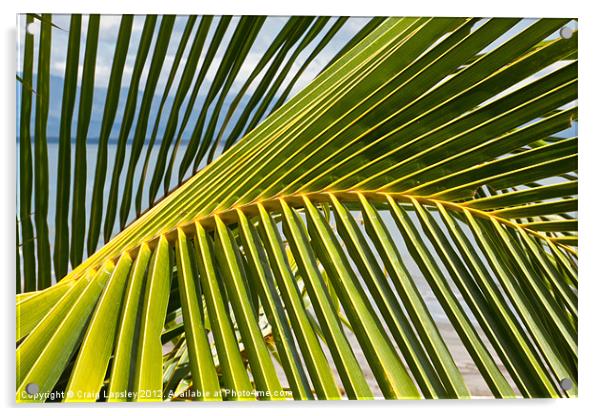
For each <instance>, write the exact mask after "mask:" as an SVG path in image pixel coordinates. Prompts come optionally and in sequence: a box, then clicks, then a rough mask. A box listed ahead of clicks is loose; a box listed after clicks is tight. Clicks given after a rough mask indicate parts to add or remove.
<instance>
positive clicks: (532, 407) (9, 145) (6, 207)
mask: <svg viewBox="0 0 602 416" xmlns="http://www.w3.org/2000/svg"><path fill="white" fill-rule="evenodd" d="M595 3H597V2H595V1H593V0H592V1H579V0H577V1H576V0H564V1H555V0H554V1H551V0H547V1H539V0H538V1H535V0H530V1H527V0H499V1H496V2H489V1H483V0H479V1H469V0H451V1H450V0H448V1H440V2H436V1H430V0H420V1H407V0H397V1H392V0H389V1H384V0H370V1H366V2H358V3H355V4H350V1H349V0H347V1H345V0H301V1H291V2H284V1H282V0H280V1H277V0H272V1H267V0H246V1H243V0H238V1H237V0H218V1H213V2H208V1H203V0H195V1H188V2H184V1H181V2H176V1H165V0H162V1H159V0H143V1H127V0H103V1H95V2H83V1H81V0H54V1H50V0H21V1H19V2H17V1H16V0H3V1H2V2H1V7H2V13H0V19H1V22H2V35H3V36H2V42H1V43H0V45H1V48H2V53H1V54H0V57H2V65H1V69H0V70H1V72H2V77H1V78H0V79H1V82H2V90H1V91H2V92H3V94H2V98H1V99H0V106H1V107H0V115H1V117H2V128H3V131H4V134H3V135H2V136H3V137H1V138H0V146H1V148H0V167H1V169H2V171H1V174H0V175H1V176H0V177H1V178H2V184H3V187H2V190H3V191H4V192H3V193H4V194H5V198H4V201H3V203H2V204H0V207H1V210H2V215H1V216H0V220H1V228H0V229H2V230H4V232H3V233H2V236H3V238H2V250H0V253H1V256H2V257H1V261H0V265H2V266H0V267H1V269H0V270H1V271H2V273H0V276H1V279H2V280H3V281H4V282H5V283H4V287H3V288H2V289H3V300H4V302H3V305H2V309H1V311H2V312H1V314H2V317H3V319H2V322H3V324H4V325H3V329H4V330H3V341H2V350H3V353H2V363H1V365H0V368H2V372H3V375H2V376H1V377H0V401H1V403H2V405H3V407H6V408H7V413H8V414H13V413H19V414H32V413H33V414H38V413H40V412H43V414H60V415H78V416H79V415H81V413H82V412H85V413H86V414H93V415H95V414H100V413H104V412H107V411H108V412H110V413H111V414H125V413H126V412H128V413H130V412H132V411H143V412H144V413H145V414H147V415H149V416H150V415H162V416H163V415H165V413H166V411H167V412H173V413H178V414H199V413H200V412H210V414H224V413H226V414H233V413H244V414H245V415H247V414H248V415H262V416H264V415H271V414H277V415H281V414H283V413H286V414H287V415H304V416H305V415H307V413H308V412H315V413H317V414H320V413H323V412H335V413H343V412H344V413H346V414H351V415H354V414H364V413H366V412H375V411H376V412H378V413H385V414H400V413H402V412H420V414H421V415H423V414H424V415H430V414H433V415H434V414H436V415H440V414H441V413H444V414H445V415H447V414H449V413H450V412H451V413H461V414H463V415H471V414H477V415H482V414H483V413H485V412H486V413H487V415H488V416H489V415H507V414H508V413H516V414H523V413H526V412H534V413H537V414H545V415H546V416H547V415H555V414H558V415H564V416H566V415H568V414H572V415H577V414H591V413H593V409H596V408H598V407H599V401H598V400H597V399H598V397H601V396H602V382H601V381H600V375H601V374H602V364H601V363H602V359H601V357H600V354H601V346H602V342H601V341H602V337H601V335H600V332H601V331H600V327H601V325H600V320H601V319H600V318H601V317H602V313H601V310H600V305H601V304H602V299H601V298H600V295H601V294H602V284H601V282H602V276H601V274H600V272H599V270H600V262H601V260H602V255H601V254H602V250H601V249H602V247H601V245H600V243H599V241H596V236H601V235H602V230H601V229H600V221H596V217H598V218H600V215H601V211H602V201H601V199H600V188H601V186H600V182H601V180H602V172H600V166H601V165H602V158H601V156H602V147H601V146H600V143H601V141H602V135H601V132H602V128H601V127H600V126H601V121H602V105H601V103H600V99H601V97H602V89H601V88H600V85H601V82H600V80H601V76H600V74H601V73H602V71H601V68H602V64H601V56H600V55H601V54H600V50H602V48H601V46H600V41H602V33H601V32H602V14H601V13H600V10H598V8H596V7H595ZM19 12H52V13H61V12H62V13H76V12H79V13H89V12H95V13H105V14H107V13H115V14H121V13H135V14H147V13H163V14H165V13H169V14H191V13H199V14H202V13H205V14H271V15H290V14H298V15H316V14H322V15H350V16H373V15H383V16H387V15H397V16H483V17H491V16H516V17H577V18H579V58H580V59H579V104H580V117H579V136H580V146H579V169H580V172H579V182H580V189H579V191H580V199H581V203H580V206H579V223H580V232H579V234H580V236H579V239H580V247H581V248H580V260H579V265H580V287H579V306H580V320H579V324H580V325H579V360H580V361H579V363H580V365H579V371H580V372H579V388H580V392H579V395H580V397H579V399H576V400H509V401H503V402H502V401H493V400H482V401H470V402H469V401H464V402H460V401H438V402H435V401H430V402H376V403H374V402H370V403H366V402H347V403H325V402H315V403H287V404H283V403H278V404H269V403H256V404H252V405H249V404H247V405H240V404H235V403H226V404H223V405H209V406H207V405H202V404H200V405H198V404H197V405H195V404H187V403H182V404H179V405H171V406H169V407H166V406H161V405H158V406H157V405H137V404H135V405H134V404H132V405H122V406H118V407H117V406H110V407H109V406H106V405H103V406H94V405H92V406H85V407H83V408H82V406H77V407H76V406H62V405H59V406H54V405H52V406H49V405H45V406H33V407H32V406H29V407H24V406H18V407H17V406H16V405H15V404H14V393H13V392H14V391H15V387H14V383H15V381H14V362H15V358H14V351H15V350H14V344H13V342H14V341H13V340H14V330H15V329H14V328H15V324H14V277H13V276H14V273H15V271H14V244H15V238H14V227H15V226H14V218H15V208H14V207H15V204H14V195H15V65H16V56H15V48H16V44H15V42H16V40H15V39H16V31H15V24H16V17H15V14H16V13H19ZM7 195H9V196H7ZM598 240H599V238H598ZM598 414H599V410H598Z"/></svg>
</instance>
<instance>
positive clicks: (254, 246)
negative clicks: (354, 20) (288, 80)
mask: <svg viewBox="0 0 602 416" xmlns="http://www.w3.org/2000/svg"><path fill="white" fill-rule="evenodd" d="M203 19H205V18H203ZM222 19H224V18H222ZM222 19H220V24H221V22H222ZM291 19H292V23H290V25H289V24H287V25H285V28H284V29H283V31H285V30H286V32H284V33H285V34H282V32H281V35H282V36H280V35H279V37H278V40H277V41H275V42H277V43H278V42H281V44H282V47H286V48H290V46H286V45H289V44H288V39H289V37H288V36H293V35H292V33H297V35H296V36H298V37H292V38H290V39H303V38H301V37H300V36H302V33H303V32H304V31H305V30H309V32H307V33H308V35H307V36H310V35H309V33H313V32H312V29H311V27H310V25H311V24H313V25H314V27H316V26H315V25H318V26H317V27H316V29H315V30H316V31H317V30H318V28H320V27H321V26H320V25H322V23H318V22H320V20H319V19H317V20H315V21H314V23H310V22H309V20H307V21H306V20H305V19H304V18H291ZM146 22H147V23H148V22H149V18H147V21H146ZM262 22H263V20H262V18H257V19H255V18H248V19H241V20H240V21H239V23H238V25H237V29H236V30H235V32H234V35H233V36H232V40H231V41H230V48H229V52H230V53H228V52H227V53H226V55H224V58H223V60H222V61H221V63H220V69H219V71H218V74H217V75H216V77H215V79H214V80H213V83H214V84H215V85H216V87H215V88H214V91H213V92H211V93H210V94H209V96H208V99H207V101H206V102H208V103H209V104H207V106H210V105H211V103H212V102H213V101H214V100H215V105H216V108H221V106H222V105H223V94H222V93H220V90H221V89H222V88H224V89H229V88H230V86H229V85H231V84H229V83H230V82H231V81H230V74H231V73H232V72H230V71H233V72H236V71H238V70H239V69H240V67H239V65H240V59H242V57H241V56H239V55H237V54H236V53H234V52H233V49H232V48H235V49H234V50H236V51H239V50H241V51H242V52H241V54H242V55H243V56H244V55H245V54H246V53H247V52H248V49H247V48H248V44H249V42H252V39H253V38H254V36H255V35H256V32H255V31H256V30H258V28H257V26H260V25H261V23H262ZM289 22H290V21H289ZM518 22H519V20H518V19H488V20H484V21H483V20H480V19H467V18H390V19H386V20H383V21H382V22H380V21H379V22H378V23H379V24H377V25H376V24H375V25H373V27H370V30H369V31H366V33H362V36H360V38H361V39H359V38H358V39H356V40H355V41H357V43H356V44H355V45H354V46H352V47H349V48H347V50H346V51H345V52H344V53H343V54H342V55H341V56H340V57H339V58H338V59H336V60H334V61H333V62H332V64H331V65H329V66H328V67H327V68H326V69H325V70H324V71H323V72H322V73H321V74H320V75H319V76H317V77H316V78H315V79H314V80H313V81H312V82H311V83H310V84H309V85H308V86H307V87H306V88H304V89H303V90H302V91H301V92H299V93H298V94H296V95H295V96H293V97H292V98H291V99H290V100H289V101H288V102H286V103H284V104H283V105H282V106H281V107H279V108H278V109H275V110H274V111H273V112H271V114H270V115H269V116H267V118H265V120H263V121H262V122H261V123H256V125H254V124H253V120H251V124H250V126H251V127H249V128H248V130H249V131H247V130H246V129H245V127H244V126H246V125H247V124H246V123H247V121H246V120H245V122H244V126H243V127H242V128H241V130H240V131H241V132H243V131H244V132H245V133H244V137H243V138H242V139H241V140H239V141H238V143H236V144H235V145H233V146H231V147H229V148H228V149H227V150H226V151H225V152H224V153H223V154H222V155H221V156H220V157H219V158H217V159H215V160H213V161H212V162H211V163H210V164H208V165H207V166H206V167H205V168H203V169H201V170H200V171H198V172H197V173H195V174H194V175H193V176H192V177H191V178H190V179H188V180H187V181H185V182H184V183H182V184H181V185H180V186H178V187H177V188H176V189H174V190H173V191H172V192H171V193H169V194H168V195H166V196H165V197H164V198H163V199H161V200H160V201H158V202H156V203H155V204H154V205H153V206H152V207H151V208H150V209H149V210H148V211H147V212H145V213H144V214H142V215H141V216H140V217H139V218H138V219H137V220H135V221H134V222H133V223H131V224H130V225H129V226H127V227H126V228H124V229H123V231H121V232H120V233H119V234H118V235H117V236H115V237H113V238H112V239H110V240H109V241H108V242H107V243H106V244H105V245H104V246H103V247H102V248H101V249H99V250H98V251H96V252H94V253H93V254H91V255H90V256H89V257H88V258H87V259H86V260H84V261H83V262H82V263H81V264H79V265H78V266H77V267H74V269H73V270H72V271H71V272H69V273H68V274H67V275H66V276H65V277H64V278H63V279H62V280H60V281H59V282H58V283H57V284H56V285H54V286H53V287H52V288H49V289H46V290H43V291H40V292H37V293H36V294H34V295H31V296H28V297H25V298H23V299H22V300H19V301H18V302H19V303H18V305H17V319H18V322H19V324H18V328H19V331H18V334H17V342H18V345H17V366H18V372H17V386H18V388H17V400H19V401H29V400H38V401H41V400H44V396H35V397H32V396H29V395H28V394H27V393H26V387H27V385H28V384H29V383H37V384H38V385H39V386H40V391H41V392H43V393H49V392H51V391H64V392H65V393H66V394H67V397H69V396H71V398H72V399H74V400H78V401H82V400H83V401H87V400H88V401H89V400H96V399H97V398H98V396H97V395H98V394H99V392H101V391H105V390H103V389H105V388H106V389H107V390H106V391H108V392H110V393H112V395H109V398H108V400H125V399H124V398H123V396H121V394H122V393H124V392H125V393H127V394H126V396H125V397H126V398H127V396H128V395H130V396H131V397H130V400H162V399H171V400H177V399H182V398H192V399H198V400H222V399H224V400H240V399H243V400H244V399H255V398H259V399H282V398H287V397H293V398H296V399H314V398H317V399H338V398H341V397H347V398H351V399H369V398H373V397H375V396H383V397H385V398H388V399H400V398H406V399H407V398H412V399H413V398H466V397H470V396H472V395H473V394H474V393H473V392H472V391H471V388H470V387H469V386H468V385H467V382H466V379H465V377H464V374H463V371H462V369H461V368H460V366H459V363H458V359H457V357H455V356H454V354H453V351H451V347H450V335H449V333H448V332H447V331H446V328H445V325H444V324H443V323H442V322H441V320H440V319H439V318H437V317H436V316H435V314H436V311H435V310H434V308H433V304H434V305H436V307H437V308H439V309H440V310H441V311H442V313H443V315H444V321H445V322H448V323H449V325H450V327H451V330H450V331H451V332H452V333H453V335H454V337H457V339H458V340H459V342H460V344H461V345H462V347H463V349H465V351H466V354H467V355H468V356H469V357H470V361H471V362H472V363H474V366H475V367H476V371H477V373H478V375H479V377H480V379H481V380H482V381H483V383H484V384H485V385H486V386H487V388H488V390H489V391H490V392H491V394H492V395H493V396H495V397H500V398H503V397H516V396H522V397H572V396H575V395H576V394H577V294H576V293H577V292H576V289H577V250H576V249H575V246H576V244H577V243H576V240H577V232H576V221H577V220H576V215H575V214H576V211H577V186H576V185H577V181H576V172H577V139H576V138H575V137H566V136H567V134H566V130H567V129H568V128H570V127H571V125H572V123H573V122H574V120H576V118H577V108H576V107H575V106H574V102H575V100H576V97H577V61H576V59H575V57H576V55H575V52H576V50H577V41H576V36H573V37H572V38H570V39H563V38H560V37H554V34H555V33H557V31H558V30H559V29H560V28H561V27H563V26H564V25H566V24H567V23H568V22H569V20H567V19H540V20H537V21H533V22H532V23H531V24H529V25H528V26H527V27H525V28H523V29H522V30H516V29H513V28H515V25H516V24H517V23H518ZM201 24H202V22H201ZM303 27H305V28H306V29H305V30H303V29H302V28H303ZM199 28H200V26H199ZM149 30H150V29H149ZM199 30H201V29H199ZM239 31H240V32H239ZM241 32H244V33H251V35H249V37H247V36H246V35H245V36H243V35H240V33H241ZM199 36H200V37H201V38H204V35H199ZM312 36H313V35H312ZM550 37H552V40H549V38H550ZM498 40H499V42H498V43H495V42H496V41H498ZM548 40H549V41H548ZM291 41H292V40H291ZM302 43H303V40H301V44H302ZM494 43H495V45H496V46H494V47H491V48H488V47H489V46H490V45H492V44H494ZM274 49H275V50H272V51H271V52H270V53H271V54H273V55H274V59H276V57H278V54H277V48H274ZM268 50H269V49H268ZM140 53H141V52H140V50H139V54H140ZM266 53H267V52H266ZM270 56H272V55H270ZM270 59H271V58H270ZM280 59H284V58H280ZM268 62H269V59H266V62H265V65H266V66H267V65H268ZM282 62H284V60H283V61H282ZM222 66H223V68H222ZM201 71H202V69H201ZM269 72H270V71H269V67H268V70H267V71H266V74H267V73H269ZM273 76H274V75H271V77H273ZM187 82H188V81H187ZM191 82H192V81H191V80H190V83H191ZM190 83H188V84H186V85H190ZM248 87H249V86H247V88H248ZM151 88H152V87H151ZM221 91H223V90H221ZM262 92H265V95H263V96H262V97H263V98H261V97H258V98H256V100H254V103H253V104H252V105H258V106H259V108H260V110H261V108H262V104H261V100H262V99H266V98H265V97H269V98H267V99H268V100H270V101H272V100H273V99H274V97H275V96H272V95H271V93H270V91H269V89H268V90H262ZM40 94H42V95H43V94H44V93H43V89H42V90H40ZM220 94H222V95H220ZM182 103H183V101H182V102H181V103H180V104H182ZM180 104H178V105H180ZM178 111H179V110H178ZM126 113H127V110H126ZM176 114H178V113H177V112H176ZM144 117H146V116H144ZM174 117H175V116H174ZM217 117H218V115H216V113H213V114H211V115H210V114H209V112H208V110H207V109H206V108H205V107H203V109H202V110H201V116H200V118H199V120H200V119H201V118H205V119H208V120H209V124H208V126H209V127H208V130H203V129H201V130H200V131H199V132H197V133H198V134H197V135H196V136H195V135H194V134H193V136H194V137H196V139H195V141H194V143H193V140H191V141H190V142H189V148H188V149H187V150H186V153H187V154H188V158H187V159H186V156H185V159H186V160H187V162H186V163H189V164H194V163H196V162H195V160H199V161H202V158H203V157H205V155H206V154H207V153H206V152H207V151H209V152H210V151H211V150H210V149H211V143H213V144H215V143H216V141H212V140H221V138H222V137H224V136H223V134H222V133H220V132H219V130H218V128H217V127H216V124H215V123H216V122H215V121H211V120H212V119H214V118H217ZM257 121H258V120H257ZM172 124H173V123H172ZM176 130H177V128H176V126H172V130H170V131H171V133H170V134H173V135H175V131H176ZM216 132H218V133H217V135H215V133H216ZM201 133H202V134H201ZM173 137H174V136H172V137H171V138H170V139H169V141H171V140H172V139H173ZM550 138H552V139H550ZM228 140H229V139H226V143H228ZM178 141H179V138H176V143H177V142H178ZM163 143H164V142H162V147H163ZM165 143H168V142H165ZM169 143H171V142H169ZM169 143H168V144H165V149H168V147H169ZM190 146H192V150H189V149H191V148H190ZM216 146H217V145H216ZM176 148H177V147H174V148H173V149H174V150H173V151H174V152H175V149H176ZM519 150H520V151H519ZM161 155H162V156H161V157H162V158H164V160H163V162H161V164H165V165H167V160H168V154H167V150H162V151H161ZM199 155H201V156H199ZM199 157H200V159H199ZM211 157H212V156H210V157H209V159H211ZM182 166H183V165H181V166H180V172H182V170H181V169H182ZM193 166H194V165H193ZM174 168H175V165H174ZM174 168H172V169H174ZM165 169H166V168H165V167H161V168H160V169H159V170H158V171H155V172H154V173H153V176H152V179H151V182H152V183H154V185H151V188H152V189H154V190H155V191H156V190H158V189H159V187H160V184H161V181H162V180H163V179H164V177H165V176H164V172H165ZM167 169H169V167H167ZM187 169H189V166H186V167H185V168H184V171H186V170H187ZM157 172H159V173H157ZM149 176H150V175H149ZM154 197H155V195H153V192H151V194H150V199H151V200H153V199H154ZM358 216H361V217H358ZM109 228H110V227H109ZM105 231H106V230H105ZM93 246H94V245H92V246H90V245H89V248H90V247H93ZM23 253H24V256H25V250H24V251H23ZM431 294H432V299H428V298H429V297H430V296H431ZM35 308H40V311H42V312H40V313H38V314H36V315H30V314H29V312H27V311H30V310H33V309H35ZM44 308H46V309H44ZM136 328H139V329H138V330H136ZM161 346H163V351H160V350H161ZM128 356H129V357H136V360H135V364H134V365H132V366H130V365H128V364H127V363H126V357H128ZM159 356H162V359H160V358H159ZM160 364H161V366H162V368H159V367H160ZM84 374H85V377H83V375H84ZM565 378H568V379H569V380H571V381H572V382H573V386H572V387H571V388H570V389H566V390H565V389H564V388H563V387H562V386H563V385H564V384H561V381H562V380H564V379H565ZM372 379H373V380H374V381H375V382H374V383H372V382H371V380H372ZM105 385H106V387H103V386H105ZM149 389H151V390H152V391H153V392H154V393H153V396H152V397H143V393H142V392H144V391H148V390H149ZM174 392H175V396H174ZM78 394H83V397H81V396H80V397H78Z"/></svg>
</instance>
